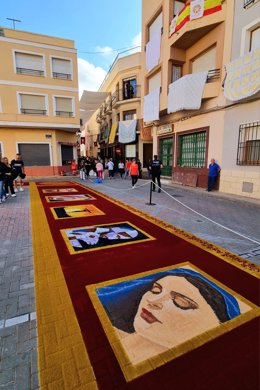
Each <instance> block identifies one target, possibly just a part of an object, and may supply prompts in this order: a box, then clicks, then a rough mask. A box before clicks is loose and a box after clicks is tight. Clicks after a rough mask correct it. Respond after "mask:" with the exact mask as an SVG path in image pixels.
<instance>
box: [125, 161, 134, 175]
mask: <svg viewBox="0 0 260 390" xmlns="http://www.w3.org/2000/svg"><path fill="white" fill-rule="evenodd" d="M131 164H132V163H131V161H130V160H126V161H125V179H126V178H127V176H129V170H130V166H131Z"/></svg>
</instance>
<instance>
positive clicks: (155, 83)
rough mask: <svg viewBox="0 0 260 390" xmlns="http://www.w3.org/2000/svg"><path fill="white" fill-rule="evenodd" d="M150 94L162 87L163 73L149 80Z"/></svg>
mask: <svg viewBox="0 0 260 390" xmlns="http://www.w3.org/2000/svg"><path fill="white" fill-rule="evenodd" d="M148 82H149V93H150V92H152V91H154V90H155V89H156V88H160V87H161V72H158V73H156V74H155V75H154V76H152V77H150V78H149V81H148Z"/></svg>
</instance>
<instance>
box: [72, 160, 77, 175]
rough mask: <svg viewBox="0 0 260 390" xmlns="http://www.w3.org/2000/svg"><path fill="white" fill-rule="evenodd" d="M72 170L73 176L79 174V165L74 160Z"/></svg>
mask: <svg viewBox="0 0 260 390" xmlns="http://www.w3.org/2000/svg"><path fill="white" fill-rule="evenodd" d="M71 170H72V175H73V176H75V175H76V174H77V163H76V161H75V160H72V163H71Z"/></svg>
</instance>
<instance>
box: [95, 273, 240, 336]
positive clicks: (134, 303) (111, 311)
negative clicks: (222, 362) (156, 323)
mask: <svg viewBox="0 0 260 390" xmlns="http://www.w3.org/2000/svg"><path fill="white" fill-rule="evenodd" d="M165 276H179V277H184V278H185V279H187V280H188V281H189V282H190V283H191V284H193V285H194V286H195V287H196V288H198V290H199V292H200V294H201V295H202V296H203V298H204V299H205V300H206V302H207V303H208V304H209V305H210V306H211V308H212V310H213V311H214V313H215V314H216V316H217V318H218V320H219V322H226V321H229V320H230V319H232V318H235V317H237V316H238V315H239V314H240V309H239V305H238V302H237V300H236V299H235V298H234V297H233V296H232V295H231V294H229V293H228V292H227V291H225V290H223V289H222V288H221V287H219V286H217V285H216V284H215V283H213V282H211V281H210V280H209V279H207V278H206V277H204V276H203V275H201V274H200V273H198V272H196V271H193V270H190V269H186V268H176V269H172V270H167V271H162V272H158V273H154V274H151V275H147V276H144V277H141V278H137V279H133V280H127V281H124V282H119V283H115V284H113V285H110V286H105V287H101V288H98V289H97V290H96V293H97V296H98V298H99V300H100V301H101V303H102V305H103V307H104V309H105V311H106V313H107V315H108V317H109V319H110V321H111V323H112V325H113V326H115V327H116V328H118V329H121V330H123V331H125V332H128V333H134V332H135V329H134V325H133V323H134V318H135V316H136V313H137V310H138V307H139V304H140V301H141V299H142V296H143V295H144V294H145V293H146V292H147V291H150V290H151V288H152V287H153V284H154V283H155V282H156V281H157V280H159V279H161V278H163V277H165Z"/></svg>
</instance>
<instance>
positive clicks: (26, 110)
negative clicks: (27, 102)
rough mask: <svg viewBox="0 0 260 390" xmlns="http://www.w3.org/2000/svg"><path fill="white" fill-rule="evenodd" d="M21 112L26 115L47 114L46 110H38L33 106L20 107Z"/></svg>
mask: <svg viewBox="0 0 260 390" xmlns="http://www.w3.org/2000/svg"><path fill="white" fill-rule="evenodd" d="M21 114H27V115H47V110H38V109H35V108H21Z"/></svg>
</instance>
